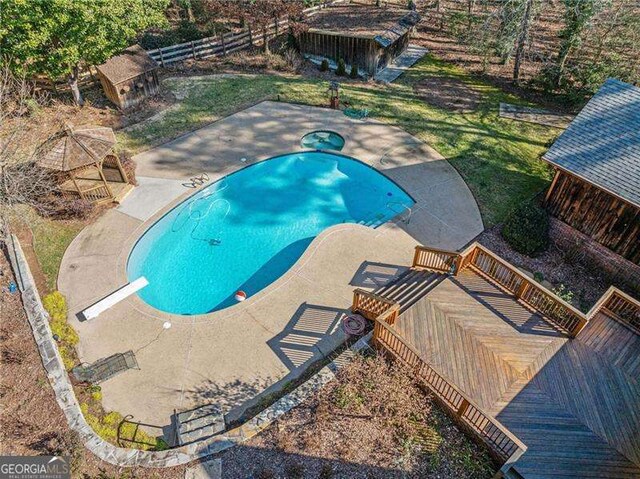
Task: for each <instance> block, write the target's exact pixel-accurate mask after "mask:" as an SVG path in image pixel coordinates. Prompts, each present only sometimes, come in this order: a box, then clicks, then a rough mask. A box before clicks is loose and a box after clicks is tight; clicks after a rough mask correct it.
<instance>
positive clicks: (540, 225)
mask: <svg viewBox="0 0 640 479" xmlns="http://www.w3.org/2000/svg"><path fill="white" fill-rule="evenodd" d="M502 236H503V238H504V239H505V240H506V241H507V243H509V245H511V247H512V248H513V249H514V250H516V251H517V252H518V253H522V254H525V255H527V256H536V255H538V254H540V253H542V252H543V251H545V250H546V249H547V248H548V246H549V214H548V213H547V212H546V211H545V210H544V209H542V208H541V207H540V206H538V205H537V204H534V203H525V204H523V205H521V206H520V207H518V208H517V209H516V211H514V212H513V213H512V214H511V216H510V217H509V218H508V219H507V221H506V222H505V223H504V225H503V227H502Z"/></svg>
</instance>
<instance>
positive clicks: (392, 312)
mask: <svg viewBox="0 0 640 479" xmlns="http://www.w3.org/2000/svg"><path fill="white" fill-rule="evenodd" d="M398 310H399V306H398V304H397V303H396V302H395V301H392V300H390V299H387V298H385V297H384V296H380V295H379V294H375V293H371V292H369V291H365V290H363V289H356V290H354V291H353V304H352V305H351V311H353V312H354V313H358V314H361V315H362V316H364V317H365V318H367V319H369V320H371V321H375V319H376V318H378V317H380V315H382V314H385V316H384V317H385V318H386V319H385V321H386V322H387V323H388V324H394V323H395V320H396V318H397V317H398Z"/></svg>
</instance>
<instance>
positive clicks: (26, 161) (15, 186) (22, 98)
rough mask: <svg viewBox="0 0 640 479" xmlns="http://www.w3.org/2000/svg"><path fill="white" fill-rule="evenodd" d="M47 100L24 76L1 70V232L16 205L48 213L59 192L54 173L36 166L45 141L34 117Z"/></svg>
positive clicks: (7, 69)
mask: <svg viewBox="0 0 640 479" xmlns="http://www.w3.org/2000/svg"><path fill="white" fill-rule="evenodd" d="M46 100H47V98H46V96H45V95H44V94H39V93H37V92H36V91H35V89H34V88H33V85H32V84H30V83H29V82H27V81H26V80H25V79H24V78H23V77H17V76H15V75H14V74H13V73H12V72H11V71H10V70H9V68H8V67H7V66H4V67H0V229H2V228H3V226H4V229H5V230H6V223H7V221H8V219H7V217H8V215H9V213H10V210H11V208H12V207H13V206H15V205H18V204H24V205H27V206H30V207H32V208H34V209H35V210H36V211H38V212H39V213H47V211H46V210H47V208H48V203H47V200H48V199H49V197H50V196H51V194H52V193H53V192H54V191H55V190H56V189H57V186H56V182H55V178H54V177H53V176H52V174H51V173H50V172H48V171H46V170H44V169H42V168H40V167H39V166H38V165H37V163H36V160H37V158H38V155H39V154H40V147H41V145H42V143H43V142H42V140H43V138H42V134H41V133H40V132H39V131H38V128H37V126H36V122H34V121H33V118H32V117H33V115H34V114H35V112H37V110H38V109H39V108H40V107H41V106H42V105H43V104H44V103H45V102H46ZM4 233H6V231H5V232H4ZM0 236H3V235H0Z"/></svg>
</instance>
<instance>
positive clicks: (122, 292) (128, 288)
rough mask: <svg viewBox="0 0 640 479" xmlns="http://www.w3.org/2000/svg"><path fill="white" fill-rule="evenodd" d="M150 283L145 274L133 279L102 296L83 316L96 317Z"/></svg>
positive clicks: (83, 312) (87, 317) (86, 317)
mask: <svg viewBox="0 0 640 479" xmlns="http://www.w3.org/2000/svg"><path fill="white" fill-rule="evenodd" d="M148 284H149V281H147V278H145V277H144V276H142V277H140V278H138V279H136V280H135V281H132V282H131V283H128V284H125V285H124V286H123V287H121V288H119V289H116V290H115V291H114V292H113V293H111V294H110V295H109V296H107V297H105V298H102V299H101V300H100V301H98V302H97V303H95V304H93V305H92V306H90V307H88V308H87V309H85V310H84V311H82V316H84V318H85V319H93V318H96V317H98V316H99V315H100V314H101V313H104V312H105V311H106V310H107V309H109V308H111V307H112V306H115V305H116V304H118V303H119V302H120V301H122V300H124V299H126V298H128V297H129V296H131V295H132V294H134V293H135V292H137V291H140V290H141V289H142V288H144V287H145V286H147V285H148Z"/></svg>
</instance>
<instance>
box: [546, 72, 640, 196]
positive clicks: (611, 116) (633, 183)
mask: <svg viewBox="0 0 640 479" xmlns="http://www.w3.org/2000/svg"><path fill="white" fill-rule="evenodd" d="M542 158H543V159H544V160H546V161H548V162H549V163H551V164H553V165H555V166H557V167H559V168H560V169H562V170H564V171H566V172H568V173H571V174H573V175H575V176H578V177H580V178H582V179H583V180H584V181H587V182H588V183H591V184H593V185H595V186H597V187H599V188H601V189H603V190H605V191H607V192H609V193H611V194H613V195H615V196H617V197H619V198H621V199H623V200H625V201H628V202H629V203H631V204H633V205H635V206H637V207H640V88H638V87H636V86H633V85H630V84H628V83H624V82H622V81H620V80H615V79H609V80H607V81H606V82H605V84H604V85H603V86H602V87H601V88H600V90H598V92H597V93H596V94H595V95H594V96H593V98H591V100H590V101H589V103H587V104H586V106H585V107H584V108H583V109H582V111H581V112H580V113H579V114H578V116H576V117H575V119H574V120H573V121H572V122H571V124H570V125H569V127H568V128H567V129H566V130H565V131H564V133H562V135H560V137H559V138H558V139H557V140H556V142H555V143H554V144H553V146H552V147H551V148H550V149H549V151H547V152H546V153H545V154H544V155H543V157H542Z"/></svg>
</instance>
